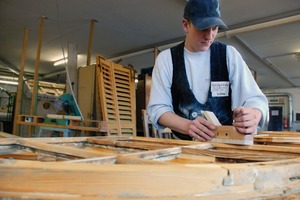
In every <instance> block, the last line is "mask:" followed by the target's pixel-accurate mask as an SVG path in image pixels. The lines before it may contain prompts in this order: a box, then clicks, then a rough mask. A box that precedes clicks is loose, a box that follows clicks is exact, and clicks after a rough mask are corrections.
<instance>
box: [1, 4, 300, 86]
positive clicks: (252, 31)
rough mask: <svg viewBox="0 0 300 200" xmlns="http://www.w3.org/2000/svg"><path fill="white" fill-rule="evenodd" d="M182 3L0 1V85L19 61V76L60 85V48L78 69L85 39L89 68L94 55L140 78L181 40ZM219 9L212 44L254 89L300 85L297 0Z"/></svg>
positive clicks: (82, 61)
mask: <svg viewBox="0 0 300 200" xmlns="http://www.w3.org/2000/svg"><path fill="white" fill-rule="evenodd" d="M185 3H186V1H185V0H126V1H124V0H85V1H82V0H55V1H54V0H26V1H24V0H1V1H0V24H1V27H0V38H1V40H0V79H8V78H7V76H8V77H18V71H19V69H20V67H19V66H20V65H21V60H22V55H24V57H25V72H26V73H25V78H30V77H32V74H33V73H34V70H35V67H38V68H39V70H38V73H39V78H40V80H45V81H53V82H56V83H61V82H64V81H65V75H64V74H65V67H64V65H61V66H53V63H54V61H57V60H59V59H62V58H63V57H67V56H68V46H69V45H68V44H72V45H75V47H76V51H77V53H78V66H85V65H86V64H87V52H88V49H89V48H88V47H89V41H91V44H92V45H91V46H90V49H91V52H92V54H91V63H94V62H95V55H96V54H100V55H101V56H103V57H105V58H109V59H112V60H114V61H115V62H118V63H120V64H122V65H125V66H127V65H132V66H133V67H134V68H135V69H136V71H137V73H140V70H141V69H142V68H148V67H152V66H153V64H154V47H157V48H158V50H160V51H161V50H164V49H165V48H167V47H170V46H172V45H174V44H176V43H178V42H180V41H182V40H183V38H184V32H183V30H182V27H181V20H182V14H183V9H184V6H185ZM220 4H221V12H222V18H223V21H224V22H225V23H226V24H227V25H228V27H229V29H228V30H227V31H226V32H220V33H219V34H218V36H217V40H219V41H222V42H224V43H227V44H231V45H233V46H235V47H236V48H237V49H238V50H239V51H240V53H241V54H242V56H243V57H244V59H245V61H246V63H247V64H248V66H249V67H250V68H251V69H253V70H255V71H256V77H257V82H258V84H259V86H260V87H261V88H262V89H268V88H290V87H300V70H299V68H300V62H299V61H297V59H296V57H295V54H296V53H300V0H284V1H283V0H263V1H262V0H251V1H246V0H220ZM93 20H95V23H94V28H93V29H91V24H92V21H93ZM42 21H43V23H42ZM41 24H43V25H41ZM25 28H26V29H28V37H27V40H24V32H25V31H24V30H25ZM41 30H42V35H41V36H42V37H39V33H40V31H41ZM90 30H93V31H91V32H90ZM90 33H92V35H91V34H90ZM90 35H91V36H92V37H90ZM39 38H40V40H39ZM23 41H26V42H27V43H26V44H27V45H26V48H24V49H25V50H26V53H25V52H24V51H22V48H23ZM39 41H40V42H41V43H40V44H41V48H40V53H38V52H39V51H38V49H39V48H38V44H39ZM38 57H39V58H38Z"/></svg>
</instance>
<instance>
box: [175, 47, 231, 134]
mask: <svg viewBox="0 0 300 200" xmlns="http://www.w3.org/2000/svg"><path fill="white" fill-rule="evenodd" d="M210 49H211V56H210V66H211V67H210V74H211V75H210V78H211V82H221V81H226V82H229V78H228V70H227V63H226V45H225V44H222V43H219V42H214V43H213V44H212V45H211V47H210ZM171 54H172V62H173V79H172V86H171V93H172V101H173V102H172V103H173V108H174V112H175V113H176V114H177V115H179V116H181V117H184V118H186V119H190V120H193V119H195V118H196V117H197V116H202V114H201V110H205V111H212V112H214V114H215V115H216V117H217V118H218V119H219V121H220V123H221V124H222V125H231V124H232V122H233V116H232V109H231V89H230V85H229V93H228V96H225V97H213V96H212V93H211V86H210V88H209V92H208V97H207V101H206V102H205V103H204V104H201V103H199V102H198V101H197V99H196V97H195V95H194V94H193V92H192V90H191V89H190V85H189V82H188V79H187V75H186V70H185V64H184V42H183V43H181V44H179V45H177V46H175V47H173V48H171ZM199 67H201V66H199ZM173 133H174V134H175V135H176V136H177V137H179V138H180V139H183V140H191V139H192V138H191V137H190V136H188V135H184V134H181V133H178V132H175V131H173Z"/></svg>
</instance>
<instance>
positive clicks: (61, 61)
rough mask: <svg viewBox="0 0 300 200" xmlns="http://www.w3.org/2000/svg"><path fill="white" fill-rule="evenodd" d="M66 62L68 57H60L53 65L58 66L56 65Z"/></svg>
mask: <svg viewBox="0 0 300 200" xmlns="http://www.w3.org/2000/svg"><path fill="white" fill-rule="evenodd" d="M67 62H68V59H67V58H65V59H61V60H58V61H56V62H54V63H53V65H54V66H58V65H61V64H67Z"/></svg>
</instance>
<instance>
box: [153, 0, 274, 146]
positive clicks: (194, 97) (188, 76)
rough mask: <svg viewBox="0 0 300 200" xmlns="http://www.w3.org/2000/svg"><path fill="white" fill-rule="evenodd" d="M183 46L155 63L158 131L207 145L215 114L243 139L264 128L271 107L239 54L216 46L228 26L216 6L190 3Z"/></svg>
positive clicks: (207, 0)
mask: <svg viewBox="0 0 300 200" xmlns="http://www.w3.org/2000/svg"><path fill="white" fill-rule="evenodd" d="M182 26H183V30H184V32H185V35H186V37H185V40H184V42H182V43H181V44H179V45H177V46H175V47H173V48H171V49H167V50H164V51H162V52H161V53H160V54H159V55H158V56H157V59H156V61H155V66H154V69H153V73H152V86H151V93H150V99H149V103H148V114H149V117H150V120H151V122H152V123H153V125H154V126H155V127H156V128H157V129H163V128H165V127H168V128H170V129H172V132H173V137H174V139H183V140H192V139H196V140H199V141H209V140H211V139H212V138H214V137H215V133H214V131H213V130H214V129H215V128H216V127H215V126H214V124H212V123H211V122H209V121H207V120H206V119H204V118H203V117H202V114H201V111H206V110H207V111H212V112H213V113H214V114H215V115H216V117H217V118H218V120H219V122H220V123H221V124H222V125H233V126H235V127H236V129H237V130H238V131H239V132H240V133H243V134H254V133H255V132H256V131H257V130H258V128H262V127H264V124H265V123H264V122H265V121H266V118H267V115H268V101H267V98H266V96H265V95H264V94H263V93H262V92H261V90H260V88H259V87H258V85H257V84H256V81H255V80H254V78H253V75H252V73H251V71H250V70H249V68H248V66H247V65H246V63H245V62H244V60H243V58H242V57H241V55H240V53H239V52H238V51H237V50H236V49H235V48H234V47H232V46H230V45H225V44H222V43H219V42H214V40H215V38H216V35H217V33H218V30H219V28H220V29H226V28H227V26H226V25H225V23H224V22H223V21H222V20H221V18H220V10H219V2H218V0H189V1H188V2H187V4H186V7H185V9H184V16H183V20H182Z"/></svg>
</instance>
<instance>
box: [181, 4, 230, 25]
mask: <svg viewBox="0 0 300 200" xmlns="http://www.w3.org/2000/svg"><path fill="white" fill-rule="evenodd" d="M183 17H184V18H185V19H190V20H191V21H192V23H193V25H194V26H195V27H196V28H197V29H199V30H204V29H207V28H209V27H212V26H219V27H220V28H221V29H227V26H226V25H225V23H224V22H223V21H222V20H221V13H220V5H219V2H218V0H189V1H188V2H187V3H186V6H185V9H184V15H183Z"/></svg>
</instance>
